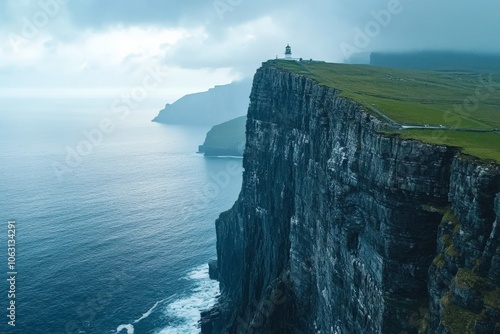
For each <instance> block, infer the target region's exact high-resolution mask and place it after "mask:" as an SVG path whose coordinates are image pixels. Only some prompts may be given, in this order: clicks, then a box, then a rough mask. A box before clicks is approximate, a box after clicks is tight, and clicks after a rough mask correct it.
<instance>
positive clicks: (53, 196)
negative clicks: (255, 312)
mask: <svg viewBox="0 0 500 334" xmlns="http://www.w3.org/2000/svg"><path fill="white" fill-rule="evenodd" d="M83 109H84V108H83ZM152 116H154V115H152V114H148V113H137V114H134V115H131V116H128V117H126V118H124V119H121V118H118V116H117V115H110V114H109V113H106V112H105V111H103V112H88V111H85V110H79V111H72V110H61V111H57V112H43V113H41V112H37V113H32V112H26V113H20V112H16V111H12V110H10V111H9V110H7V111H2V112H1V114H0V134H1V135H0V226H2V228H0V268H1V271H0V274H1V275H2V276H3V277H4V278H5V279H2V281H3V283H2V284H0V309H1V310H3V311H0V332H1V333H23V334H24V333H29V334H38V333H40V334H59V333H71V334H73V333H75V334H76V333H92V334H94V333H96V334H102V333H109V334H112V333H120V334H122V333H136V334H143V333H146V334H149V333H151V334H153V333H155V334H159V333H161V334H170V333H187V334H189V333H199V329H198V328H197V321H198V319H199V312H200V309H204V308H207V307H209V306H210V305H211V304H213V302H214V300H215V297H216V296H217V294H218V284H217V282H214V281H210V280H209V279H208V266H207V265H206V263H207V262H208V261H209V260H211V259H213V258H215V257H216V253H215V242H216V237H215V228H214V220H215V219H216V218H217V217H218V215H219V213H220V212H222V211H225V210H227V209H229V208H230V207H231V205H232V204H233V203H234V201H235V200H236V198H237V196H238V193H239V190H240V188H241V171H242V170H241V159H237V158H205V157H203V156H202V155H199V154H196V153H195V151H196V149H197V146H198V145H199V144H201V143H202V142H203V139H204V136H205V133H206V130H208V129H203V128H186V127H181V126H170V125H161V124H156V123H152V122H150V119H151V117H152ZM102 122H104V124H105V125H106V124H107V127H104V128H105V129H107V132H108V133H103V132H102V131H101V129H100V128H99V126H100V124H102ZM110 128H112V129H111V131H110ZM96 130H99V131H100V132H101V134H102V136H101V135H99V133H98V132H96ZM68 152H70V153H68ZM75 152H76V153H75ZM75 154H77V156H75ZM9 219H15V221H16V262H15V265H16V268H15V269H16V272H17V275H16V293H15V295H16V296H15V302H16V319H15V320H16V322H15V324H16V326H15V327H12V326H9V325H8V324H7V322H8V321H9V319H8V317H7V314H8V312H9V311H8V310H7V307H8V306H9V302H10V300H11V299H9V298H7V292H8V290H9V283H8V282H7V280H6V278H7V276H8V275H7V272H8V271H9V270H8V267H7V258H8V255H7V221H8V220H9Z"/></svg>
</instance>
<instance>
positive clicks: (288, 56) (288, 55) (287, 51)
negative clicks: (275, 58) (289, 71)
mask: <svg viewBox="0 0 500 334" xmlns="http://www.w3.org/2000/svg"><path fill="white" fill-rule="evenodd" d="M285 59H292V48H291V47H290V45H289V44H287V45H286V48H285Z"/></svg>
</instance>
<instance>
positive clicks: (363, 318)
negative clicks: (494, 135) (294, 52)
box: [202, 63, 500, 334]
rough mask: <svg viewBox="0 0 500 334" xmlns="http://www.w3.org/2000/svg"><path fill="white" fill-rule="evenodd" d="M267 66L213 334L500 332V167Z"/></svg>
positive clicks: (228, 235)
mask: <svg viewBox="0 0 500 334" xmlns="http://www.w3.org/2000/svg"><path fill="white" fill-rule="evenodd" d="M382 126H383V124H382V123H381V122H380V121H379V120H377V119H376V118H374V117H372V116H370V115H369V114H368V113H366V112H365V110H364V109H363V107H362V106H360V105H358V104H357V103H355V102H352V101H350V100H348V99H345V98H342V97H340V96H339V92H338V91H337V90H335V89H331V88H328V87H324V86H320V85H318V84H316V83H315V82H314V81H312V80H310V79H308V78H306V77H304V76H299V75H297V74H294V73H290V72H287V71H283V70H280V69H277V68H274V67H272V65H270V64H267V63H265V64H264V65H263V67H262V68H260V69H259V70H258V71H257V73H256V75H255V78H254V83H253V89H252V93H251V103H250V107H249V111H248V121H247V129H246V132H247V140H246V148H245V155H244V161H243V166H244V170H245V171H244V175H243V187H242V191H241V194H240V196H239V199H238V200H237V202H236V203H235V204H234V206H233V208H232V209H230V210H229V211H227V212H224V213H222V214H221V215H220V217H219V219H218V220H217V221H216V230H217V254H218V265H217V271H218V272H217V276H218V278H219V281H220V285H221V291H222V294H221V297H220V298H219V301H218V303H217V304H216V306H215V307H214V308H213V309H212V310H209V311H207V312H204V313H203V316H202V332H203V333H205V334H208V333H214V334H219V333H231V334H232V333H238V334H240V333H254V334H255V333H280V334H281V333H294V334H295V333H297V334H298V333H304V334H306V333H325V334H326V333H328V334H330V333H390V334H393V333H396V334H404V333H418V332H420V333H500V324H499V323H498V321H500V320H499V319H500V313H499V312H500V306H499V303H500V302H499V300H500V290H499V286H500V249H499V240H500V236H499V234H500V227H499V226H498V225H499V221H500V217H499V216H500V166H499V165H497V164H495V163H487V162H484V161H479V160H477V159H474V158H471V157H468V156H464V155H462V154H461V153H459V152H458V150H457V149H455V148H450V147H446V146H436V145H430V144H425V143H421V142H418V141H415V140H402V139H400V138H399V137H397V136H391V135H387V134H384V133H382V132H381V131H380V130H381V129H382Z"/></svg>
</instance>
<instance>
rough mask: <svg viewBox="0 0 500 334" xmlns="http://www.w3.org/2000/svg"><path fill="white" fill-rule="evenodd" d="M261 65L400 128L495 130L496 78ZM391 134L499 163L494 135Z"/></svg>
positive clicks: (498, 120) (499, 97) (499, 94)
mask: <svg viewBox="0 0 500 334" xmlns="http://www.w3.org/2000/svg"><path fill="white" fill-rule="evenodd" d="M267 64H268V65H271V66H274V67H277V68H280V69H283V70H288V71H292V72H294V73H297V74H301V75H304V76H307V77H310V78H312V79H314V80H316V81H317V82H318V83H319V84H321V85H325V86H328V87H332V88H336V89H339V90H341V91H342V93H341V95H342V96H344V97H346V98H350V99H352V100H354V101H356V102H358V103H360V104H361V105H363V106H365V107H366V108H367V110H368V111H369V110H370V109H371V108H375V109H377V110H378V111H380V112H382V113H383V114H385V115H386V116H388V117H389V118H391V119H392V120H394V121H396V122H398V123H401V124H406V125H421V126H426V125H428V126H445V127H449V128H452V129H464V130H493V129H500V73H472V72H452V71H417V70H404V69H393V68H385V67H376V66H368V65H347V64H332V63H325V62H314V61H312V62H311V61H301V62H296V61H284V60H270V61H268V63H267ZM372 113H373V112H372ZM373 114H374V115H375V116H378V115H377V114H376V113H373ZM378 117H380V116H378ZM397 133H399V135H400V136H402V137H403V138H414V139H418V140H421V141H425V142H430V143H434V144H444V145H448V146H456V147H461V148H462V149H463V152H464V153H467V154H470V155H473V156H477V157H480V158H482V159H488V160H494V161H496V162H497V163H499V162H500V134H499V133H496V132H471V131H455V130H432V129H411V130H409V129H407V130H401V131H397Z"/></svg>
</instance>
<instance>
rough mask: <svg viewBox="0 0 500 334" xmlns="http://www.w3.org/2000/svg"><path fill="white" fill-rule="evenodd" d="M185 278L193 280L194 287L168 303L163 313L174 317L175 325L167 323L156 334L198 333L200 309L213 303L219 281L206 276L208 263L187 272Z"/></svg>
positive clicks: (217, 291)
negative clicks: (183, 295)
mask: <svg viewBox="0 0 500 334" xmlns="http://www.w3.org/2000/svg"><path fill="white" fill-rule="evenodd" d="M187 278H188V279H189V280H192V281H194V283H195V284H196V285H195V287H194V288H193V289H192V290H191V294H190V295H188V296H186V297H183V298H180V299H177V300H175V301H173V302H172V303H170V304H168V305H167V306H166V308H165V310H164V313H165V315H166V316H167V317H169V318H175V319H176V321H175V325H169V326H167V327H165V328H163V329H161V330H160V331H158V332H157V334H197V333H200V329H199V328H198V320H199V319H200V311H202V310H205V309H207V308H209V307H211V306H213V305H214V303H215V298H216V296H217V295H218V293H219V283H218V282H216V281H213V280H210V278H209V277H208V265H206V264H205V265H203V266H200V267H198V268H196V269H195V270H193V271H191V272H189V273H188V275H187Z"/></svg>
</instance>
